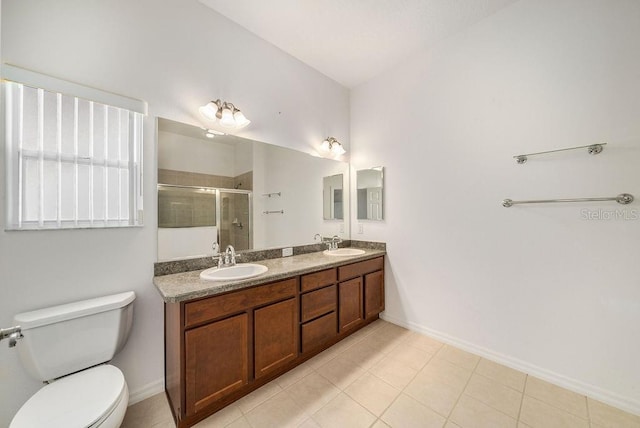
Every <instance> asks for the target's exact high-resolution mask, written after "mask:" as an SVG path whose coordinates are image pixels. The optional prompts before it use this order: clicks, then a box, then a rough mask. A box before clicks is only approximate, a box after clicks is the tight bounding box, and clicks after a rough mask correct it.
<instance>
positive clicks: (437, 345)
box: [405, 331, 444, 354]
mask: <svg viewBox="0 0 640 428" xmlns="http://www.w3.org/2000/svg"><path fill="white" fill-rule="evenodd" d="M405 343H406V344H407V345H409V346H413V347H414V348H418V349H422V350H423V351H425V352H428V353H430V354H435V353H436V352H438V351H439V350H440V349H441V348H442V347H443V346H444V344H443V343H442V342H438V341H437V340H435V339H432V338H431V337H429V336H425V335H423V334H420V333H417V332H415V331H412V332H411V333H410V334H408V335H407V336H406V337H405Z"/></svg>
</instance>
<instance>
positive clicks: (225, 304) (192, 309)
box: [184, 278, 297, 327]
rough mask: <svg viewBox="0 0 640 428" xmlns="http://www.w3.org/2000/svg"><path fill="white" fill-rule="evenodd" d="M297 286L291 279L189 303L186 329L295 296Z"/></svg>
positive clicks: (185, 311)
mask: <svg viewBox="0 0 640 428" xmlns="http://www.w3.org/2000/svg"><path fill="white" fill-rule="evenodd" d="M296 285H297V281H296V278H291V279H287V280H285V281H279V282H274V283H271V284H267V285H261V286H259V287H254V288H249V289H247V290H241V291H234V292H231V293H228V294H223V295H221V296H215V297H210V298H208V299H203V300H198V301H196V302H193V303H187V304H185V310H184V324H185V327H191V326H193V325H196V324H200V323H203V322H206V321H209V320H213V319H216V318H221V317H223V316H225V315H230V314H234V313H238V312H242V311H244V310H247V309H250V308H253V307H256V306H262V305H264V304H267V303H269V302H275V301H277V300H281V299H284V298H287V297H291V296H295V294H296Z"/></svg>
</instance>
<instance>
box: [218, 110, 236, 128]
mask: <svg viewBox="0 0 640 428" xmlns="http://www.w3.org/2000/svg"><path fill="white" fill-rule="evenodd" d="M220 125H222V126H225V127H227V128H231V127H233V126H236V121H235V120H234V119H233V113H231V109H230V108H229V107H225V108H223V109H222V117H221V118H220Z"/></svg>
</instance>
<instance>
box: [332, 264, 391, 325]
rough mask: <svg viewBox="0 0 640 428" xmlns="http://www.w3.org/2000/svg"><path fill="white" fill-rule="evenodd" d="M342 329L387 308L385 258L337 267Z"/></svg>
mask: <svg viewBox="0 0 640 428" xmlns="http://www.w3.org/2000/svg"><path fill="white" fill-rule="evenodd" d="M338 281H340V282H339V284H338V290H339V292H338V302H339V317H338V321H339V331H340V332H345V331H348V330H351V329H353V328H355V327H357V326H359V325H362V323H364V322H365V321H366V320H367V319H371V318H377V316H378V314H379V313H380V312H382V311H383V310H384V258H383V257H378V258H375V259H370V260H365V261H363V262H357V263H352V264H349V265H345V266H340V267H339V268H338Z"/></svg>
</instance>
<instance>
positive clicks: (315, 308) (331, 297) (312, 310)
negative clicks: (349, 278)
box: [300, 285, 337, 322]
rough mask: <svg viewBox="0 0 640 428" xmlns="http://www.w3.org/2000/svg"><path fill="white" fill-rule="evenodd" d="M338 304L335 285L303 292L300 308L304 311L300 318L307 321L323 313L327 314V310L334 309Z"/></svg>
mask: <svg viewBox="0 0 640 428" xmlns="http://www.w3.org/2000/svg"><path fill="white" fill-rule="evenodd" d="M336 306H337V294H336V286H335V285H332V286H330V287H326V288H321V289H320V290H316V291H312V292H310V293H307V294H303V295H302V298H301V303H300V310H301V312H302V314H301V317H300V320H301V321H302V322H305V321H308V320H310V319H313V318H315V317H317V316H320V315H322V314H326V313H327V312H331V311H334V310H335V309H336Z"/></svg>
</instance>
